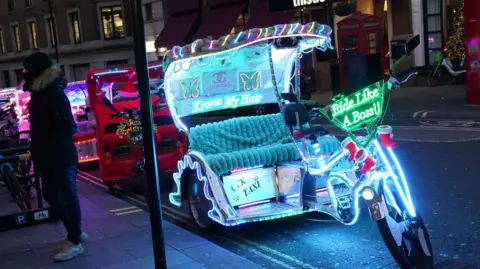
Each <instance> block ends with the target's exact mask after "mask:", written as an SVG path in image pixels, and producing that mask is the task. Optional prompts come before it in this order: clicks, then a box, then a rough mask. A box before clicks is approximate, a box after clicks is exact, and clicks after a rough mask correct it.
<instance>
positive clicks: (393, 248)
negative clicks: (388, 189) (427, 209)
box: [377, 197, 433, 269]
mask: <svg viewBox="0 0 480 269" xmlns="http://www.w3.org/2000/svg"><path fill="white" fill-rule="evenodd" d="M384 198H385V197H384ZM385 201H386V200H385ZM397 204H398V203H397ZM387 208H388V213H389V214H388V216H386V217H385V218H384V219H382V220H379V221H377V225H378V229H379V231H380V234H381V235H382V238H383V240H384V241H385V244H386V245H387V248H388V250H389V251H390V253H391V255H392V257H393V258H394V259H395V261H396V262H397V263H398V265H400V267H401V268H403V269H432V268H433V251H432V244H431V242H430V237H429V234H428V230H427V227H426V226H425V223H424V222H423V219H422V217H421V216H420V215H419V214H418V213H417V216H416V217H415V218H414V219H411V220H409V219H405V218H404V216H402V214H400V213H399V212H398V211H397V210H396V209H394V208H393V207H391V206H388V205H387Z"/></svg>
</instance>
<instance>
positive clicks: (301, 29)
mask: <svg viewBox="0 0 480 269" xmlns="http://www.w3.org/2000/svg"><path fill="white" fill-rule="evenodd" d="M303 29H305V25H302V28H300V33H303Z"/></svg>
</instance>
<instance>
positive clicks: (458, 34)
mask: <svg viewBox="0 0 480 269" xmlns="http://www.w3.org/2000/svg"><path fill="white" fill-rule="evenodd" d="M459 2H460V3H459V4H460V5H459V7H458V9H456V10H454V11H453V31H452V33H451V34H450V37H449V38H448V41H447V43H446V44H445V48H446V52H447V58H448V59H449V60H451V61H453V60H463V59H465V55H466V50H465V39H464V32H465V30H464V18H463V8H464V1H463V0H461V1H459Z"/></svg>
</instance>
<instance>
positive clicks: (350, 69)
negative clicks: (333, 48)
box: [337, 12, 384, 94]
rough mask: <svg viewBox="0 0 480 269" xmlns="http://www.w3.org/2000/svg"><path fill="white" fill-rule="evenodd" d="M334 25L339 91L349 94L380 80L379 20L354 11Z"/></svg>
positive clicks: (381, 47)
mask: <svg viewBox="0 0 480 269" xmlns="http://www.w3.org/2000/svg"><path fill="white" fill-rule="evenodd" d="M337 26H338V27H337V36H338V40H337V42H338V50H339V64H340V87H341V89H342V91H344V92H345V93H347V94H348V93H351V92H353V91H356V90H358V89H361V88H363V87H365V86H368V85H370V84H372V83H375V82H377V81H379V80H381V79H382V77H383V67H382V57H383V54H384V52H383V46H382V38H383V36H382V26H383V24H382V19H381V18H379V17H375V16H373V15H369V14H363V13H361V12H354V13H353V14H352V15H350V16H348V17H346V18H345V19H343V20H341V21H340V22H338V23H337Z"/></svg>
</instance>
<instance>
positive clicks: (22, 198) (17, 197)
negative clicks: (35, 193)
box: [4, 169, 32, 211]
mask: <svg viewBox="0 0 480 269" xmlns="http://www.w3.org/2000/svg"><path fill="white" fill-rule="evenodd" d="M4 172H5V175H6V177H7V178H6V180H8V181H9V183H8V185H9V187H10V192H11V194H12V197H13V200H14V201H15V203H17V205H18V207H19V208H20V209H21V210H22V211H28V210H31V209H32V205H31V204H30V201H29V197H28V195H27V194H26V193H25V190H24V188H23V186H22V185H21V184H20V182H18V179H17V177H16V176H15V174H14V173H13V172H12V170H10V169H4Z"/></svg>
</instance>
